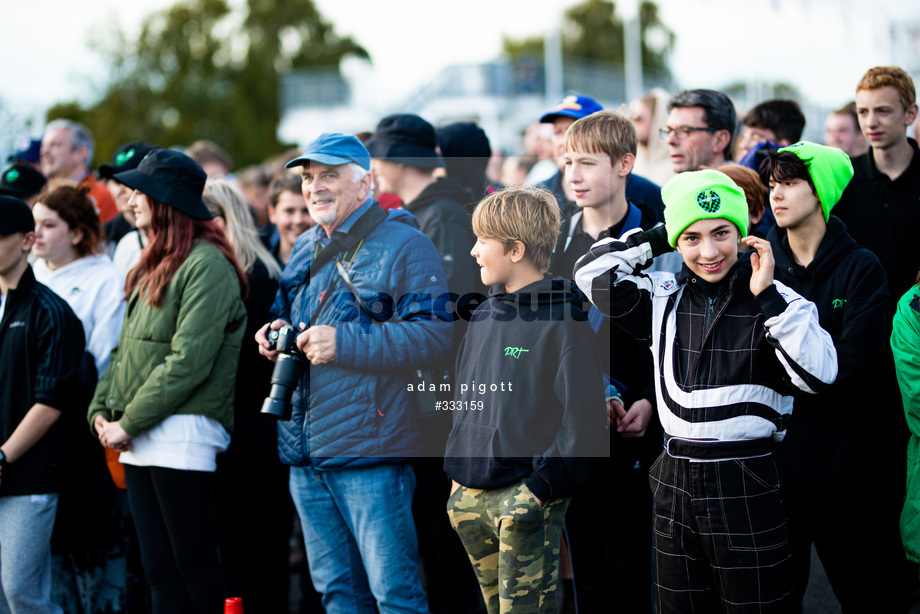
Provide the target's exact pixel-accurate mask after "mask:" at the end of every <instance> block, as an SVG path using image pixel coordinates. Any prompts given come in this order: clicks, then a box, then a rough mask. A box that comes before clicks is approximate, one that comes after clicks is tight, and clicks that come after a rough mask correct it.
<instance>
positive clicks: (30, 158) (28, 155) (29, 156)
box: [7, 139, 42, 164]
mask: <svg viewBox="0 0 920 614" xmlns="http://www.w3.org/2000/svg"><path fill="white" fill-rule="evenodd" d="M41 153H42V141H41V139H29V140H28V141H25V142H24V143H21V144H20V149H19V151H17V152H16V153H14V154H13V155H12V156H10V157H9V158H7V162H16V161H17V160H25V161H26V162H31V163H33V164H36V163H37V162H39V161H40V160H41Z"/></svg>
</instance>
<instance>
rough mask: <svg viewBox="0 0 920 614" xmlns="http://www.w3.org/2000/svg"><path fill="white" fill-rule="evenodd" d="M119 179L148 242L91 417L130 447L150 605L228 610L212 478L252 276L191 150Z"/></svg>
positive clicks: (165, 153) (127, 458)
mask: <svg viewBox="0 0 920 614" xmlns="http://www.w3.org/2000/svg"><path fill="white" fill-rule="evenodd" d="M115 178H116V179H117V180H118V181H120V182H122V183H124V184H125V185H127V186H128V187H130V188H132V189H134V194H133V195H132V196H131V203H130V204H131V205H132V206H133V207H134V211H135V214H136V218H137V226H138V228H144V229H146V231H147V234H148V237H149V238H150V242H149V244H148V245H147V247H146V248H145V249H144V251H143V254H142V255H141V260H140V263H138V265H137V266H136V267H135V268H133V269H132V270H131V271H130V272H129V273H128V277H127V282H126V284H125V291H126V292H125V294H126V300H127V301H128V305H127V309H126V311H125V321H124V326H123V328H122V333H121V337H120V338H119V342H118V348H117V349H116V350H115V351H114V352H113V355H112V363H111V366H110V368H109V369H108V370H107V371H106V372H105V375H103V377H102V379H101V380H100V381H99V385H98V387H97V388H96V394H95V397H94V398H93V402H92V404H91V405H90V410H89V416H88V418H89V421H90V423H91V424H92V425H93V427H94V429H95V431H96V433H97V435H98V436H99V441H100V443H101V444H102V445H103V446H105V447H107V448H112V449H116V450H119V451H121V452H122V454H121V461H122V462H123V463H124V464H125V478H126V481H127V485H128V499H129V501H130V503H131V509H132V511H133V514H134V520H135V526H136V528H137V533H138V539H139V542H140V546H141V559H142V561H143V563H144V570H145V572H146V574H147V579H148V581H149V583H150V588H151V598H152V602H153V611H154V613H155V614H166V613H169V614H183V613H191V612H194V613H196V614H198V613H202V614H206V613H208V612H220V611H221V607H222V604H223V599H224V597H225V594H224V593H225V589H224V579H223V575H222V573H221V568H220V561H219V558H218V554H217V545H216V536H215V524H216V523H215V509H214V484H213V482H214V470H215V468H216V457H217V454H218V453H219V452H222V451H223V450H225V449H226V448H227V445H228V444H229V442H230V435H229V430H230V429H231V428H232V422H233V394H234V382H235V379H236V368H237V361H238V358H239V349H240V341H241V339H242V335H243V331H244V328H245V324H246V309H245V307H244V306H243V300H242V299H243V296H244V295H245V293H246V277H245V275H244V274H243V272H242V271H241V270H240V267H239V265H238V264H237V262H236V259H235V257H234V255H233V249H232V248H231V247H230V245H229V244H228V242H227V240H226V238H225V237H224V234H223V232H222V231H221V230H220V227H218V226H217V225H216V223H215V222H214V221H213V220H212V219H211V214H210V213H209V212H208V210H207V208H206V207H205V205H204V203H203V202H202V200H201V195H202V191H203V189H204V183H205V174H204V171H202V170H201V168H200V167H199V166H198V165H197V164H196V163H195V162H193V161H192V160H191V159H190V158H188V157H187V156H185V155H183V154H180V153H178V152H175V151H170V150H165V149H164V150H156V151H153V152H151V153H149V154H148V155H147V157H146V158H145V159H144V160H143V161H142V162H141V164H140V165H139V166H138V167H137V168H136V169H134V170H130V171H125V172H123V173H119V174H117V175H116V176H115Z"/></svg>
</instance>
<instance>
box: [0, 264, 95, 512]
mask: <svg viewBox="0 0 920 614" xmlns="http://www.w3.org/2000/svg"><path fill="white" fill-rule="evenodd" d="M2 300H3V301H4V302H5V303H6V304H5V307H4V311H3V320H2V321H0V442H4V441H6V440H7V439H8V438H9V436H10V435H11V434H12V433H13V431H14V430H15V429H16V427H17V426H19V423H20V422H22V419H23V418H24V417H25V415H26V414H27V413H28V411H29V410H30V409H31V408H32V406H33V405H35V404H36V403H42V404H44V405H48V406H49V407H53V408H54V409H57V410H58V411H61V412H74V411H77V412H82V410H84V409H85V407H79V406H78V405H79V402H80V401H81V400H82V396H83V395H82V394H80V392H79V390H80V382H79V378H78V372H79V367H80V361H81V359H82V357H83V350H84V347H85V342H84V337H83V324H82V323H81V322H80V320H79V319H78V318H77V316H76V315H74V313H73V310H71V308H70V306H69V305H68V304H67V303H66V302H65V301H64V299H62V298H61V297H59V296H58V295H57V294H55V293H54V291H52V290H51V289H50V288H48V287H47V286H45V285H43V284H40V283H38V282H37V281H35V276H34V275H33V274H32V267H29V268H27V269H26V271H25V273H23V275H22V278H21V279H20V280H19V284H18V286H17V287H16V289H15V290H10V291H9V292H8V294H7V296H6V297H3V299H2ZM66 424H70V422H69V421H68V420H65V419H64V416H62V418H61V419H59V420H58V421H57V422H56V423H55V424H54V426H52V427H51V430H50V431H49V432H48V433H46V434H45V436H44V437H42V438H41V439H40V440H39V441H38V442H37V443H36V444H35V445H34V446H32V447H31V448H30V449H29V450H28V451H27V452H26V453H25V454H24V455H23V456H22V457H21V458H19V459H17V461H16V462H15V463H12V464H10V465H9V466H8V467H6V468H5V469H4V470H3V483H2V484H0V497H5V496H14V495H34V494H42V493H52V492H58V490H60V486H61V484H60V470H61V462H62V461H63V460H64V458H65V452H66V449H65V445H66V441H67V438H68V437H76V436H85V431H84V430H82V429H80V430H78V431H72V432H69V433H67V432H65V431H66V426H65V425H66Z"/></svg>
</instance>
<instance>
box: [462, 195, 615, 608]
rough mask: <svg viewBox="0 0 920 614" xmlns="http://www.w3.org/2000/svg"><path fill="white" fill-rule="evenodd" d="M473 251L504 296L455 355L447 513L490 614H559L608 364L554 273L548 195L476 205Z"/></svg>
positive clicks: (567, 286) (579, 304)
mask: <svg viewBox="0 0 920 614" xmlns="http://www.w3.org/2000/svg"><path fill="white" fill-rule="evenodd" d="M473 231H474V233H475V234H476V237H477V241H476V245H475V246H474V247H473V250H472V252H471V253H472V255H473V256H474V257H475V258H476V261H477V263H478V264H479V266H480V273H481V277H482V281H483V283H484V284H486V285H499V286H502V287H503V288H504V292H500V293H498V294H495V295H493V296H492V297H491V298H489V300H487V301H486V302H484V303H483V304H482V305H480V306H479V308H478V309H476V311H475V312H473V315H472V318H471V321H470V326H469V330H468V331H467V333H466V336H465V337H464V339H463V342H462V343H461V345H460V349H459V352H458V357H457V380H456V381H457V388H456V390H455V394H454V401H452V402H450V406H449V407H448V409H450V410H452V411H454V412H455V413H454V414H453V418H454V423H453V429H452V430H451V434H450V438H449V440H448V444H447V451H446V458H445V461H444V470H445V471H446V472H447V475H448V476H449V477H450V478H451V480H452V481H453V487H452V492H451V496H450V499H449V500H448V504H447V508H448V515H449V517H450V521H451V524H452V526H453V527H454V529H455V530H456V531H457V534H458V535H459V536H460V540H461V541H462V542H463V546H464V548H465V549H466V551H467V554H468V555H469V557H470V562H471V563H472V565H473V569H474V570H475V572H476V576H477V579H478V580H479V584H480V588H481V590H482V594H483V597H484V599H485V602H486V606H487V608H488V611H489V614H498V613H499V612H512V611H513V612H514V613H515V614H517V613H519V612H521V613H541V614H542V613H547V614H549V613H555V611H556V602H555V589H556V582H557V577H558V563H559V540H560V537H561V534H562V524H563V519H564V517H565V510H566V508H567V506H568V503H569V498H570V497H571V495H572V492H573V491H574V489H575V488H576V487H577V486H578V485H579V483H580V482H581V481H582V480H583V479H584V477H585V474H586V469H587V461H588V459H587V458H578V457H579V455H585V456H590V455H591V453H592V452H593V450H594V449H595V448H596V445H597V441H598V439H599V437H600V434H601V433H602V432H603V428H604V409H603V407H604V397H603V394H602V390H603V388H602V387H601V386H600V385H599V382H600V380H601V374H600V368H599V366H598V365H599V364H600V357H599V355H598V349H597V345H596V343H595V341H594V333H593V331H592V330H591V327H590V325H589V324H588V322H587V317H586V315H585V313H584V311H583V305H584V304H585V301H586V299H585V296H584V295H583V294H582V293H581V292H580V291H578V289H577V288H576V287H575V286H574V284H573V283H572V282H570V281H568V280H565V279H562V278H556V279H550V278H548V277H546V276H545V275H544V271H546V269H547V268H548V266H549V261H550V256H551V254H552V248H553V244H554V242H555V240H556V234H557V233H558V232H559V209H558V207H557V206H556V202H555V199H554V198H553V196H552V194H550V193H549V192H547V191H545V190H533V189H525V188H507V189H505V190H502V191H500V192H497V193H495V194H493V195H491V196H489V197H487V198H486V199H485V200H483V201H482V202H481V203H479V205H478V206H477V207H476V210H475V211H474V212H473Z"/></svg>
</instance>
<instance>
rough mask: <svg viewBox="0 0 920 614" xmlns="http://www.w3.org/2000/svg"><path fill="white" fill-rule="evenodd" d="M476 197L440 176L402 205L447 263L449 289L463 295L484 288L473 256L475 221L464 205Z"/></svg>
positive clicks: (458, 183) (445, 264)
mask: <svg viewBox="0 0 920 614" xmlns="http://www.w3.org/2000/svg"><path fill="white" fill-rule="evenodd" d="M471 200H473V196H472V194H471V193H470V191H469V190H467V189H466V188H464V187H463V185H462V184H460V182H458V181H457V180H456V179H452V178H450V177H441V178H439V179H438V180H437V181H435V182H434V183H432V184H431V185H429V186H428V187H427V188H425V189H424V190H423V191H422V193H421V194H419V195H418V196H417V197H416V198H415V200H413V201H412V202H411V203H405V204H404V205H403V208H404V209H406V210H407V211H409V212H410V213H412V215H414V216H415V217H416V219H418V223H419V226H420V228H419V230H421V231H422V232H423V233H424V234H425V236H426V237H428V238H429V239H431V242H432V243H434V246H435V247H436V248H437V250H438V253H439V254H441V262H442V264H443V265H444V273H445V274H446V275H447V289H448V290H449V291H450V292H456V293H457V294H459V295H460V296H463V295H464V294H468V293H472V292H477V291H479V290H481V287H480V284H479V281H478V280H479V267H477V266H476V259H475V258H473V257H472V256H471V255H470V250H472V249H473V244H474V243H475V242H476V240H475V239H474V237H473V227H472V220H471V219H470V216H469V214H467V212H466V210H465V209H464V208H463V205H464V204H465V203H467V202H470V201H471Z"/></svg>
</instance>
